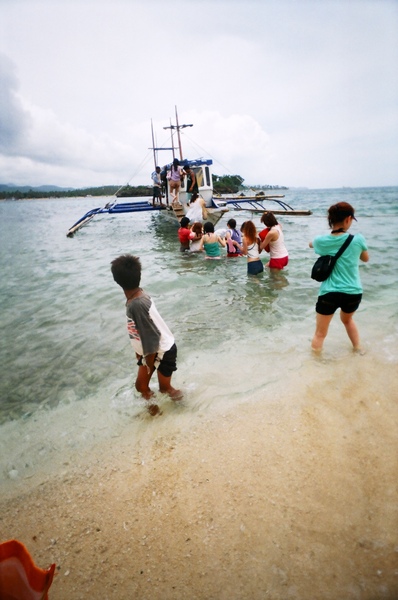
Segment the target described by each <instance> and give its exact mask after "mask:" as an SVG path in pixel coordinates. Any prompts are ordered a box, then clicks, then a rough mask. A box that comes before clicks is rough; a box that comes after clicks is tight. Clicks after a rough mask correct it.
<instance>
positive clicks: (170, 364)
mask: <svg viewBox="0 0 398 600" xmlns="http://www.w3.org/2000/svg"><path fill="white" fill-rule="evenodd" d="M111 271H112V275H113V279H114V280H115V281H116V283H117V284H118V285H120V286H121V287H122V288H123V292H124V295H125V296H126V316H127V331H128V334H129V337H130V342H131V345H132V346H133V349H134V350H135V354H136V357H137V359H138V362H137V364H138V374H137V379H136V382H135V387H136V390H137V391H138V392H140V394H141V395H142V396H143V397H144V398H145V400H148V402H151V399H152V396H153V392H152V390H151V389H150V387H149V382H150V380H151V377H152V375H153V373H154V371H155V370H157V375H158V381H159V391H160V392H162V393H163V394H168V395H169V396H170V398H171V399H172V400H181V399H182V392H181V391H180V390H176V389H175V388H173V387H172V386H171V376H172V374H173V372H174V371H176V370H177V346H176V345H175V342H174V336H173V334H172V333H171V331H170V329H169V328H168V327H167V325H166V323H165V322H164V321H163V319H162V317H161V316H160V315H159V313H158V311H157V310H156V307H155V304H154V302H153V300H152V299H151V297H150V296H148V294H146V293H145V292H144V290H143V289H142V288H140V287H139V285H140V281H141V263H140V260H139V258H138V257H136V256H132V255H131V254H125V255H123V256H119V257H118V258H115V260H113V261H112V263H111ZM148 411H149V413H150V414H151V415H156V414H158V413H159V412H160V411H159V407H158V405H157V404H153V403H150V404H149V405H148Z"/></svg>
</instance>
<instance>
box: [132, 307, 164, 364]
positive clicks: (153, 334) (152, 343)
mask: <svg viewBox="0 0 398 600" xmlns="http://www.w3.org/2000/svg"><path fill="white" fill-rule="evenodd" d="M150 306H151V300H150V298H146V299H145V300H142V299H141V301H140V303H137V304H135V305H134V312H133V314H132V317H133V319H134V321H135V325H136V327H137V330H138V333H139V336H140V339H141V345H142V351H143V355H144V356H145V357H147V356H148V355H150V354H156V353H157V351H158V349H159V341H160V331H159V330H158V328H157V327H156V325H155V323H154V322H153V321H152V319H151V317H150V315H149V308H150Z"/></svg>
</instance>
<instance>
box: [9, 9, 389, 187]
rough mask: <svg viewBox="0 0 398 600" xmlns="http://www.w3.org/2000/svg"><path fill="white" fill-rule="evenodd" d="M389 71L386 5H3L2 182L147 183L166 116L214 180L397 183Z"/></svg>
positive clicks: (162, 142) (165, 137)
mask: <svg viewBox="0 0 398 600" xmlns="http://www.w3.org/2000/svg"><path fill="white" fill-rule="evenodd" d="M397 65H398V0H322V1H320V0H244V1H243V0H239V1H238V0H209V1H208V0H182V1H179V0H167V1H166V0H76V1H75V0H68V1H66V0H0V183H2V184H16V185H31V186H40V185H57V186H61V187H75V188H84V187H91V186H95V187H97V186H102V185H124V184H126V183H130V184H131V185H149V184H150V175H151V172H152V171H153V168H154V157H153V152H152V151H151V150H150V148H151V147H152V138H151V122H152V123H153V129H154V135H155V146H157V147H161V146H163V147H170V146H171V140H170V130H165V129H164V127H167V126H168V125H170V123H175V107H176V106H177V108H178V117H179V122H180V124H192V125H193V127H189V128H188V127H187V128H185V129H183V130H182V131H181V141H182V145H183V155H184V158H189V159H194V158H199V157H205V158H212V159H213V162H214V167H213V171H214V172H215V173H216V174H217V175H231V174H238V175H240V176H241V177H243V178H244V183H245V184H246V185H264V184H268V185H282V186H287V187H308V188H338V187H342V186H345V187H369V186H390V185H398V67H397ZM176 143H177V140H176V139H175V140H174V144H176ZM171 159H172V156H171V152H170V151H159V152H158V156H157V160H156V162H157V163H158V164H160V165H161V166H162V165H163V164H166V163H167V162H170V160H171Z"/></svg>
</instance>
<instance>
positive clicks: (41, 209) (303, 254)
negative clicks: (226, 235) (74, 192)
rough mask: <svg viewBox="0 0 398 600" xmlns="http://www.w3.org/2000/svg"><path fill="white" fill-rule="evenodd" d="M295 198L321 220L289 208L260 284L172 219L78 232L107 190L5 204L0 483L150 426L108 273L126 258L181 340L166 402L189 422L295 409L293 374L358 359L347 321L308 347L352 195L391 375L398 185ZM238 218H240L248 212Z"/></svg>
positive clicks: (145, 218) (396, 322)
mask: <svg viewBox="0 0 398 600" xmlns="http://www.w3.org/2000/svg"><path fill="white" fill-rule="evenodd" d="M285 194H286V198H285V199H286V201H287V202H288V204H290V205H291V206H293V207H294V208H296V209H303V208H309V209H310V210H312V212H313V214H312V215H311V216H305V217H292V216H281V217H278V219H279V221H280V222H281V223H282V225H283V227H284V232H285V240H286V245H287V247H288V250H289V254H290V262H289V265H288V268H287V269H286V270H285V271H283V272H281V273H277V274H274V273H269V272H267V271H266V272H265V273H264V274H263V275H262V276H260V277H258V278H248V276H247V270H246V260H245V259H234V260H227V259H223V260H221V261H218V262H217V261H206V260H204V258H203V256H198V255H193V256H188V255H181V254H180V252H179V243H178V239H177V227H176V225H175V224H173V223H171V222H168V221H167V220H166V219H165V217H164V216H163V215H161V214H153V213H137V214H125V215H117V216H109V215H102V216H99V217H96V218H94V220H93V221H92V222H91V223H90V224H89V225H88V226H87V227H85V228H83V229H82V230H81V231H80V232H78V233H77V234H76V236H75V237H74V238H67V237H66V232H67V230H68V228H69V227H70V226H71V225H72V224H73V223H74V222H75V221H76V220H77V219H78V218H80V217H81V216H82V215H83V214H84V213H85V212H86V211H87V210H89V209H91V208H93V207H94V206H100V205H104V204H105V203H106V202H107V199H105V198H100V199H94V198H83V199H66V200H30V201H14V202H13V201H7V202H1V203H0V231H1V273H2V281H1V296H0V309H1V310H0V320H1V330H2V335H1V357H0V358H1V361H0V364H1V380H0V480H2V479H3V480H5V479H8V480H18V479H20V478H23V477H28V476H30V475H31V474H32V473H33V472H35V471H36V470H40V469H41V468H43V465H45V464H46V463H48V462H49V461H54V460H55V459H56V457H57V456H61V455H62V456H65V455H67V453H68V451H69V449H71V448H72V449H74V450H75V451H76V449H77V450H79V448H83V447H84V446H85V445H90V444H94V443H98V442H100V441H101V439H102V438H109V437H111V436H115V435H117V434H118V432H119V431H121V430H122V429H124V428H126V427H130V428H131V430H132V434H133V435H134V434H137V435H138V434H139V430H140V428H141V429H142V428H145V427H146V426H147V425H148V418H147V416H146V413H145V411H144V408H143V402H142V401H141V399H140V398H138V397H137V396H136V395H135V392H134V385H133V384H134V380H135V373H136V366H135V359H134V356H133V352H132V349H131V347H130V344H129V341H128V337H127V333H126V330H125V314H124V296H123V293H122V290H121V289H120V288H119V287H118V286H117V285H116V284H115V283H114V282H113V279H112V276H111V273H110V268H109V267H110V262H111V260H112V259H113V258H115V257H116V256H118V255H119V254H122V253H127V252H128V253H133V254H136V255H138V256H140V257H141V261H142V265H143V276H142V286H143V287H144V288H145V289H146V291H147V292H149V293H150V295H151V296H152V297H153V298H154V300H155V302H156V305H157V307H158V309H159V311H160V313H161V314H162V316H163V317H164V319H165V320H166V322H167V323H168V325H169V326H170V328H171V330H172V331H173V333H174V335H175V337H176V343H177V346H178V371H177V372H176V374H175V375H174V378H173V379H174V381H173V383H174V385H175V386H176V387H180V388H182V389H184V390H185V394H186V398H185V401H184V403H183V404H182V405H181V406H180V407H178V408H177V407H176V406H174V405H173V404H172V403H171V402H170V401H169V400H167V399H165V398H160V399H159V402H160V404H161V405H162V408H163V411H164V415H166V417H167V416H169V417H170V416H172V418H173V420H174V422H178V419H182V418H184V419H185V420H184V423H185V425H186V426H189V423H194V422H195V419H197V418H199V417H200V416H201V415H203V414H206V415H207V416H208V417H209V418H211V416H212V415H213V414H214V415H216V414H218V413H219V412H220V411H225V410H233V407H234V404H236V403H240V402H245V401H246V400H247V399H249V398H253V397H258V398H259V399H261V401H266V402H268V401H269V402H276V401H279V402H284V401H286V402H292V399H291V395H289V399H288V398H285V397H284V390H285V389H287V387H289V386H290V387H291V385H292V384H293V385H294V381H295V380H296V379H297V380H298V378H301V381H302V378H308V383H310V382H311V379H312V377H313V374H314V372H316V373H317V375H318V376H319V369H325V373H326V372H327V373H328V374H329V375H330V372H331V370H333V369H337V368H338V369H350V368H351V366H350V365H351V364H352V361H358V360H361V358H360V357H357V356H355V355H353V353H352V352H351V349H350V345H349V342H348V338H347V336H346V334H345V331H344V328H343V327H342V325H341V324H340V322H339V320H338V318H337V317H336V318H335V319H334V320H333V322H332V325H331V329H330V334H329V337H328V338H327V341H326V343H325V351H324V355H323V358H322V359H321V360H320V361H318V362H317V361H316V360H315V359H314V358H313V357H312V355H311V352H310V340H311V337H312V334H313V330H314V322H315V314H314V305H315V301H316V297H317V290H318V284H317V283H316V282H314V281H312V280H311V279H310V271H311V267H312V264H313V262H314V259H315V256H314V254H313V251H312V250H310V249H309V248H308V242H309V241H310V240H311V239H313V237H314V236H315V235H317V234H320V233H324V232H327V231H328V228H327V221H326V210H327V208H328V206H329V205H330V204H333V203H335V202H338V201H340V200H346V201H348V202H350V203H351V204H353V206H354V207H355V209H356V215H357V218H358V222H357V223H354V225H353V227H352V233H355V232H361V233H362V234H363V235H364V236H365V238H366V240H367V243H368V247H369V252H370V262H369V263H367V264H363V265H361V267H360V273H361V278H362V283H363V287H364V297H363V301H362V304H361V306H360V309H359V311H358V313H357V324H358V326H359V330H360V333H361V338H362V341H363V345H364V347H365V349H366V351H367V355H366V356H367V360H369V359H372V357H374V358H375V360H376V358H377V361H379V363H380V365H381V367H380V369H381V373H380V377H381V380H382V376H383V373H382V369H383V365H391V363H394V364H396V363H397V362H398V344H397V341H398V303H397V281H398V263H397V246H398V244H397V241H398V219H397V216H398V188H372V189H371V188H367V189H338V190H336V189H331V190H288V191H286V192H285ZM230 216H232V213H229V214H228V215H227V217H225V218H224V219H223V220H222V221H221V222H220V223H219V225H218V227H225V226H226V221H227V219H228V218H229V217H230ZM233 216H234V217H235V218H236V220H237V222H238V225H239V224H240V223H242V222H243V221H244V220H246V219H247V218H250V216H251V215H250V214H247V213H246V212H239V213H233ZM259 218H260V216H259V215H255V216H254V217H253V219H254V221H255V222H256V223H257V224H258V226H260V221H259ZM265 259H266V257H265V256H264V260H265ZM369 357H370V358H369ZM364 360H366V358H365V359H364ZM355 364H358V363H357V362H356V363H355ZM364 393H366V390H364ZM259 401H260V400H259ZM183 415H185V417H183ZM187 415H189V419H188V425H187Z"/></svg>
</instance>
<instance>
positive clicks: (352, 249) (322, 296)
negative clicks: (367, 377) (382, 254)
mask: <svg viewBox="0 0 398 600" xmlns="http://www.w3.org/2000/svg"><path fill="white" fill-rule="evenodd" d="M354 213H355V210H354V208H353V207H352V206H351V204H349V203H348V202H338V203H337V204H333V205H332V206H331V207H330V208H329V210H328V222H329V227H330V229H331V232H330V233H329V234H328V235H320V236H318V237H316V238H315V239H314V240H313V242H310V244H309V245H310V248H314V250H315V252H316V254H319V255H320V256H325V255H331V256H335V254H337V252H338V250H339V249H340V248H341V246H342V244H344V242H345V240H346V239H347V238H348V236H349V234H348V233H347V232H348V230H349V228H350V227H351V225H352V223H353V221H356V218H355V215H354ZM360 260H361V261H363V262H368V260H369V253H368V248H367V245H366V241H365V238H364V237H363V235H361V234H360V233H357V234H355V235H354V236H353V239H352V241H351V243H350V244H349V246H348V247H347V248H346V249H345V251H344V252H343V254H341V256H340V257H339V259H338V260H337V262H336V263H335V266H334V268H333V271H332V273H331V275H330V276H329V277H328V278H327V279H326V280H325V281H322V283H321V287H320V290H319V296H318V300H317V303H316V307H315V310H316V329H315V334H314V337H313V339H312V343H311V347H312V349H313V350H314V351H315V352H320V351H321V350H322V347H323V343H324V341H325V338H326V336H327V334H328V330H329V325H330V323H331V321H332V319H333V315H334V313H335V312H336V310H337V309H338V308H340V320H341V322H342V323H343V325H344V327H345V329H346V332H347V335H348V337H349V339H350V341H351V343H352V346H353V349H354V350H360V344H359V332H358V329H357V326H356V324H355V323H354V319H353V317H354V314H355V311H356V310H357V309H358V307H359V305H360V303H361V300H362V291H363V290H362V284H361V280H360V277H359V261H360Z"/></svg>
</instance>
